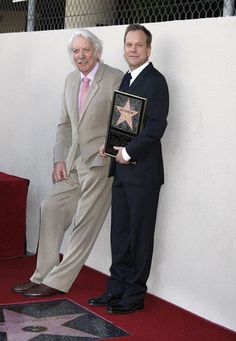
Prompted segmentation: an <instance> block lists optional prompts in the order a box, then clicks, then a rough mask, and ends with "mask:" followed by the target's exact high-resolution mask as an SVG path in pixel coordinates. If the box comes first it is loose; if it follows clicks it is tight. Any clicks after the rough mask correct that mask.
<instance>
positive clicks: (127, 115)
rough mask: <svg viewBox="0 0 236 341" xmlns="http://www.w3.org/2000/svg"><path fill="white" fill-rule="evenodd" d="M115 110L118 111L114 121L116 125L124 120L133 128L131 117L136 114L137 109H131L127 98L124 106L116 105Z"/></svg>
mask: <svg viewBox="0 0 236 341" xmlns="http://www.w3.org/2000/svg"><path fill="white" fill-rule="evenodd" d="M116 108H117V110H118V111H119V113H120V117H119V119H118V121H117V122H116V126H118V125H119V124H121V123H122V122H126V123H127V124H128V126H129V127H130V128H131V129H132V130H133V120H132V119H133V117H134V116H135V115H137V114H138V111H134V110H132V108H131V106H130V100H129V99H128V100H127V102H126V104H125V106H124V107H120V106H118V105H116Z"/></svg>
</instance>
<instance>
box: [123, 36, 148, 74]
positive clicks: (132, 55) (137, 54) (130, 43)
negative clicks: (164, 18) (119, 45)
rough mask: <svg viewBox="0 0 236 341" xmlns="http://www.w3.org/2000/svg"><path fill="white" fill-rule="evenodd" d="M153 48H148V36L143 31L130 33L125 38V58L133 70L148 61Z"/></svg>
mask: <svg viewBox="0 0 236 341" xmlns="http://www.w3.org/2000/svg"><path fill="white" fill-rule="evenodd" d="M150 53H151V47H147V36H146V34H145V33H144V32H143V31H141V30H136V31H129V32H128V33H127V35H126V38H125V44H124V57H125V60H126V61H127V63H128V64H129V67H130V69H131V70H135V69H137V68H138V67H139V66H141V65H143V64H144V63H146V61H148V58H149V56H150Z"/></svg>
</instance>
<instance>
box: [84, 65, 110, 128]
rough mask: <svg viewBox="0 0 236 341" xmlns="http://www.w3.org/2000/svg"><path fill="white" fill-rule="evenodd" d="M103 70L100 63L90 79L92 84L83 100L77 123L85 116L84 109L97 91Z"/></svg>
mask: <svg viewBox="0 0 236 341" xmlns="http://www.w3.org/2000/svg"><path fill="white" fill-rule="evenodd" d="M103 72H104V65H103V64H101V65H100V66H99V68H98V70H97V72H96V75H95V77H94V79H93V81H92V84H91V86H90V89H89V92H88V95H87V97H86V100H85V104H84V108H83V111H82V112H81V116H82V118H81V120H80V121H79V125H80V124H81V122H82V121H83V119H84V117H85V116H86V111H87V107H88V105H89V103H90V101H91V100H92V98H93V97H94V96H95V94H96V92H97V91H98V89H99V87H100V85H99V83H100V81H101V80H102V76H103Z"/></svg>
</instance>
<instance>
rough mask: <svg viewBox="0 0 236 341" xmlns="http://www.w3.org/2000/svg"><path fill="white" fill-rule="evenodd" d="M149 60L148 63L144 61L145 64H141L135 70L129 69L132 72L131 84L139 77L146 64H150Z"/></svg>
mask: <svg viewBox="0 0 236 341" xmlns="http://www.w3.org/2000/svg"><path fill="white" fill-rule="evenodd" d="M148 64H149V61H147V62H146V63H144V64H143V65H141V66H139V67H138V68H137V69H135V70H133V71H129V72H130V73H131V76H132V79H131V81H130V84H131V83H133V81H134V80H135V78H137V77H138V75H139V74H140V73H141V72H142V71H143V69H145V67H146V66H148Z"/></svg>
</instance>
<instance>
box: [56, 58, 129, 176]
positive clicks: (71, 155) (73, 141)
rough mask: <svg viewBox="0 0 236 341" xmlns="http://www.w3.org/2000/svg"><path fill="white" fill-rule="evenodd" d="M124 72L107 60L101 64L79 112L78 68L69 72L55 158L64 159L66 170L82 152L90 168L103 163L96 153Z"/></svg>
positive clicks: (102, 141)
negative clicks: (114, 93) (81, 110)
mask: <svg viewBox="0 0 236 341" xmlns="http://www.w3.org/2000/svg"><path fill="white" fill-rule="evenodd" d="M122 76H123V73H122V72H121V71H120V70H118V69H115V68H112V67H110V66H108V65H106V64H102V63H101V64H100V66H99V68H98V70H97V72H96V75H95V77H94V79H93V81H92V84H91V86H90V89H89V92H88V95H87V97H86V101H85V105H84V109H83V112H81V113H80V116H81V119H80V120H79V115H78V96H79V89H80V84H81V76H80V71H79V70H76V71H74V72H71V73H70V74H69V75H68V76H67V78H66V81H65V87H64V92H63V98H62V112H61V117H60V121H59V124H58V127H57V134H56V144H55V148H54V162H59V161H65V162H66V166H67V172H68V173H69V171H70V170H71V168H72V166H73V163H74V161H75V159H76V158H77V156H78V155H79V154H81V156H82V159H83V161H84V162H85V163H86V164H87V166H88V167H89V168H91V167H93V166H102V165H103V164H106V163H107V162H106V161H103V160H102V159H101V158H100V157H99V155H98V150H99V147H100V146H101V145H102V144H103V143H104V139H105V136H106V130H107V125H108V120H109V115H110V111H111V105H112V100H113V91H114V90H117V89H118V87H119V85H120V82H121V79H122Z"/></svg>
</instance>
